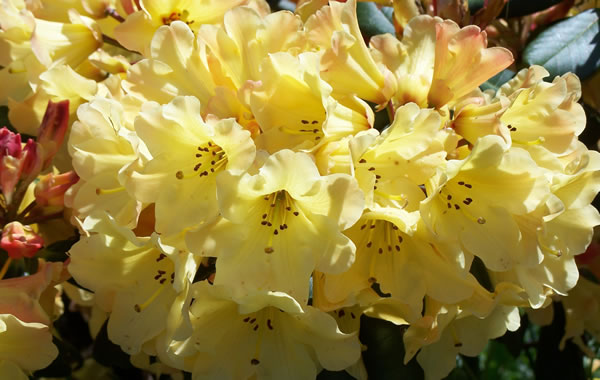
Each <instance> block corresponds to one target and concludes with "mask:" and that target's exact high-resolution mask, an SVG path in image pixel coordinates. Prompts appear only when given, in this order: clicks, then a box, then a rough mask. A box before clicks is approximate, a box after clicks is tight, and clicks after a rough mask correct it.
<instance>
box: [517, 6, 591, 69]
mask: <svg viewBox="0 0 600 380" xmlns="http://www.w3.org/2000/svg"><path fill="white" fill-rule="evenodd" d="M523 62H524V63H525V64H527V65H542V66H544V67H545V68H546V70H548V71H549V72H550V76H551V78H554V77H555V76H557V75H562V74H564V73H566V72H569V71H570V72H574V73H575V74H577V75H578V76H579V78H580V79H585V78H587V77H589V76H590V75H592V74H593V73H594V72H595V71H596V70H597V69H598V68H600V9H589V10H587V11H584V12H581V13H580V14H578V15H576V16H573V17H570V18H567V19H565V20H562V21H559V22H557V23H556V24H554V25H552V26H550V27H549V28H548V29H546V30H544V31H543V32H541V33H540V34H539V35H538V36H537V37H536V38H535V39H534V40H533V41H531V42H530V43H529V44H528V45H527V47H526V48H525V50H524V51H523Z"/></svg>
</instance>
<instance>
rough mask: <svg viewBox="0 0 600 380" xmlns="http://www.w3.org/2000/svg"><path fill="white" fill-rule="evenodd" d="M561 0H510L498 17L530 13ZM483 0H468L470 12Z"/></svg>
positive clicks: (475, 9)
mask: <svg viewBox="0 0 600 380" xmlns="http://www.w3.org/2000/svg"><path fill="white" fill-rule="evenodd" d="M561 1H562V0H535V1H523V0H510V1H509V2H508V5H507V6H505V7H504V9H502V12H500V17H503V18H511V17H521V16H526V15H530V14H532V13H535V12H539V11H543V10H544V9H548V8H550V7H551V6H554V5H556V4H558V3H560V2H561ZM484 3H485V0H469V11H470V12H471V14H473V13H475V12H477V11H478V10H479V9H481V8H483V5H484Z"/></svg>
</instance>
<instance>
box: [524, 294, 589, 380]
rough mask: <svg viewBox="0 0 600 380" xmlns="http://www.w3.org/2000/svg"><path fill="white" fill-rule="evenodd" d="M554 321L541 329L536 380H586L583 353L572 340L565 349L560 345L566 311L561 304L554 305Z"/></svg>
mask: <svg viewBox="0 0 600 380" xmlns="http://www.w3.org/2000/svg"><path fill="white" fill-rule="evenodd" d="M553 306H554V320H553V321H552V324H551V325H550V326H543V327H542V328H541V329H540V339H539V341H538V344H537V358H536V361H535V378H536V379H570V380H584V379H585V378H586V376H585V371H584V368H583V353H582V352H581V350H580V349H579V347H578V346H577V345H576V344H575V343H573V341H572V340H571V339H569V340H567V342H566V344H565V347H564V349H563V350H562V351H561V350H560V349H559V344H560V341H561V339H562V337H563V336H564V334H565V311H564V308H563V306H562V304H561V303H559V302H555V303H554V305H553Z"/></svg>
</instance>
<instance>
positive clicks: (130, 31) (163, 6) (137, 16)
mask: <svg viewBox="0 0 600 380" xmlns="http://www.w3.org/2000/svg"><path fill="white" fill-rule="evenodd" d="M244 3H248V1H246V0H198V1H190V0H168V1H163V0H141V1H139V2H137V5H138V6H139V9H138V10H136V11H135V12H133V13H131V14H130V15H128V16H127V18H126V19H125V22H123V23H122V24H121V25H119V26H118V27H117V28H116V29H115V36H116V38H117V40H118V41H119V43H121V45H123V46H125V47H126V48H127V49H129V50H134V51H138V52H140V53H143V54H144V55H145V54H146V52H147V49H148V46H149V45H150V41H151V40H152V35H153V34H154V32H155V31H156V30H157V29H158V28H159V27H160V26H162V25H170V24H171V23H172V22H174V21H182V22H184V23H186V24H187V25H189V26H190V28H192V30H193V31H194V32H197V31H198V29H199V28H200V27H201V26H202V25H203V24H219V23H221V22H222V21H223V16H224V14H225V13H226V12H227V11H228V10H230V9H232V8H234V7H236V6H238V5H242V4H244Z"/></svg>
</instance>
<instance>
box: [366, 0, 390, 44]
mask: <svg viewBox="0 0 600 380" xmlns="http://www.w3.org/2000/svg"><path fill="white" fill-rule="evenodd" d="M356 15H357V17H358V25H359V26H360V30H361V32H362V33H363V35H365V36H366V37H371V36H374V35H377V34H384V33H391V34H395V33H396V30H395V29H394V25H393V24H392V23H391V22H390V21H389V20H388V18H387V17H386V16H385V14H383V13H382V12H381V11H380V10H379V8H377V5H375V4H374V3H371V2H367V3H362V2H361V3H358V4H356Z"/></svg>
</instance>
